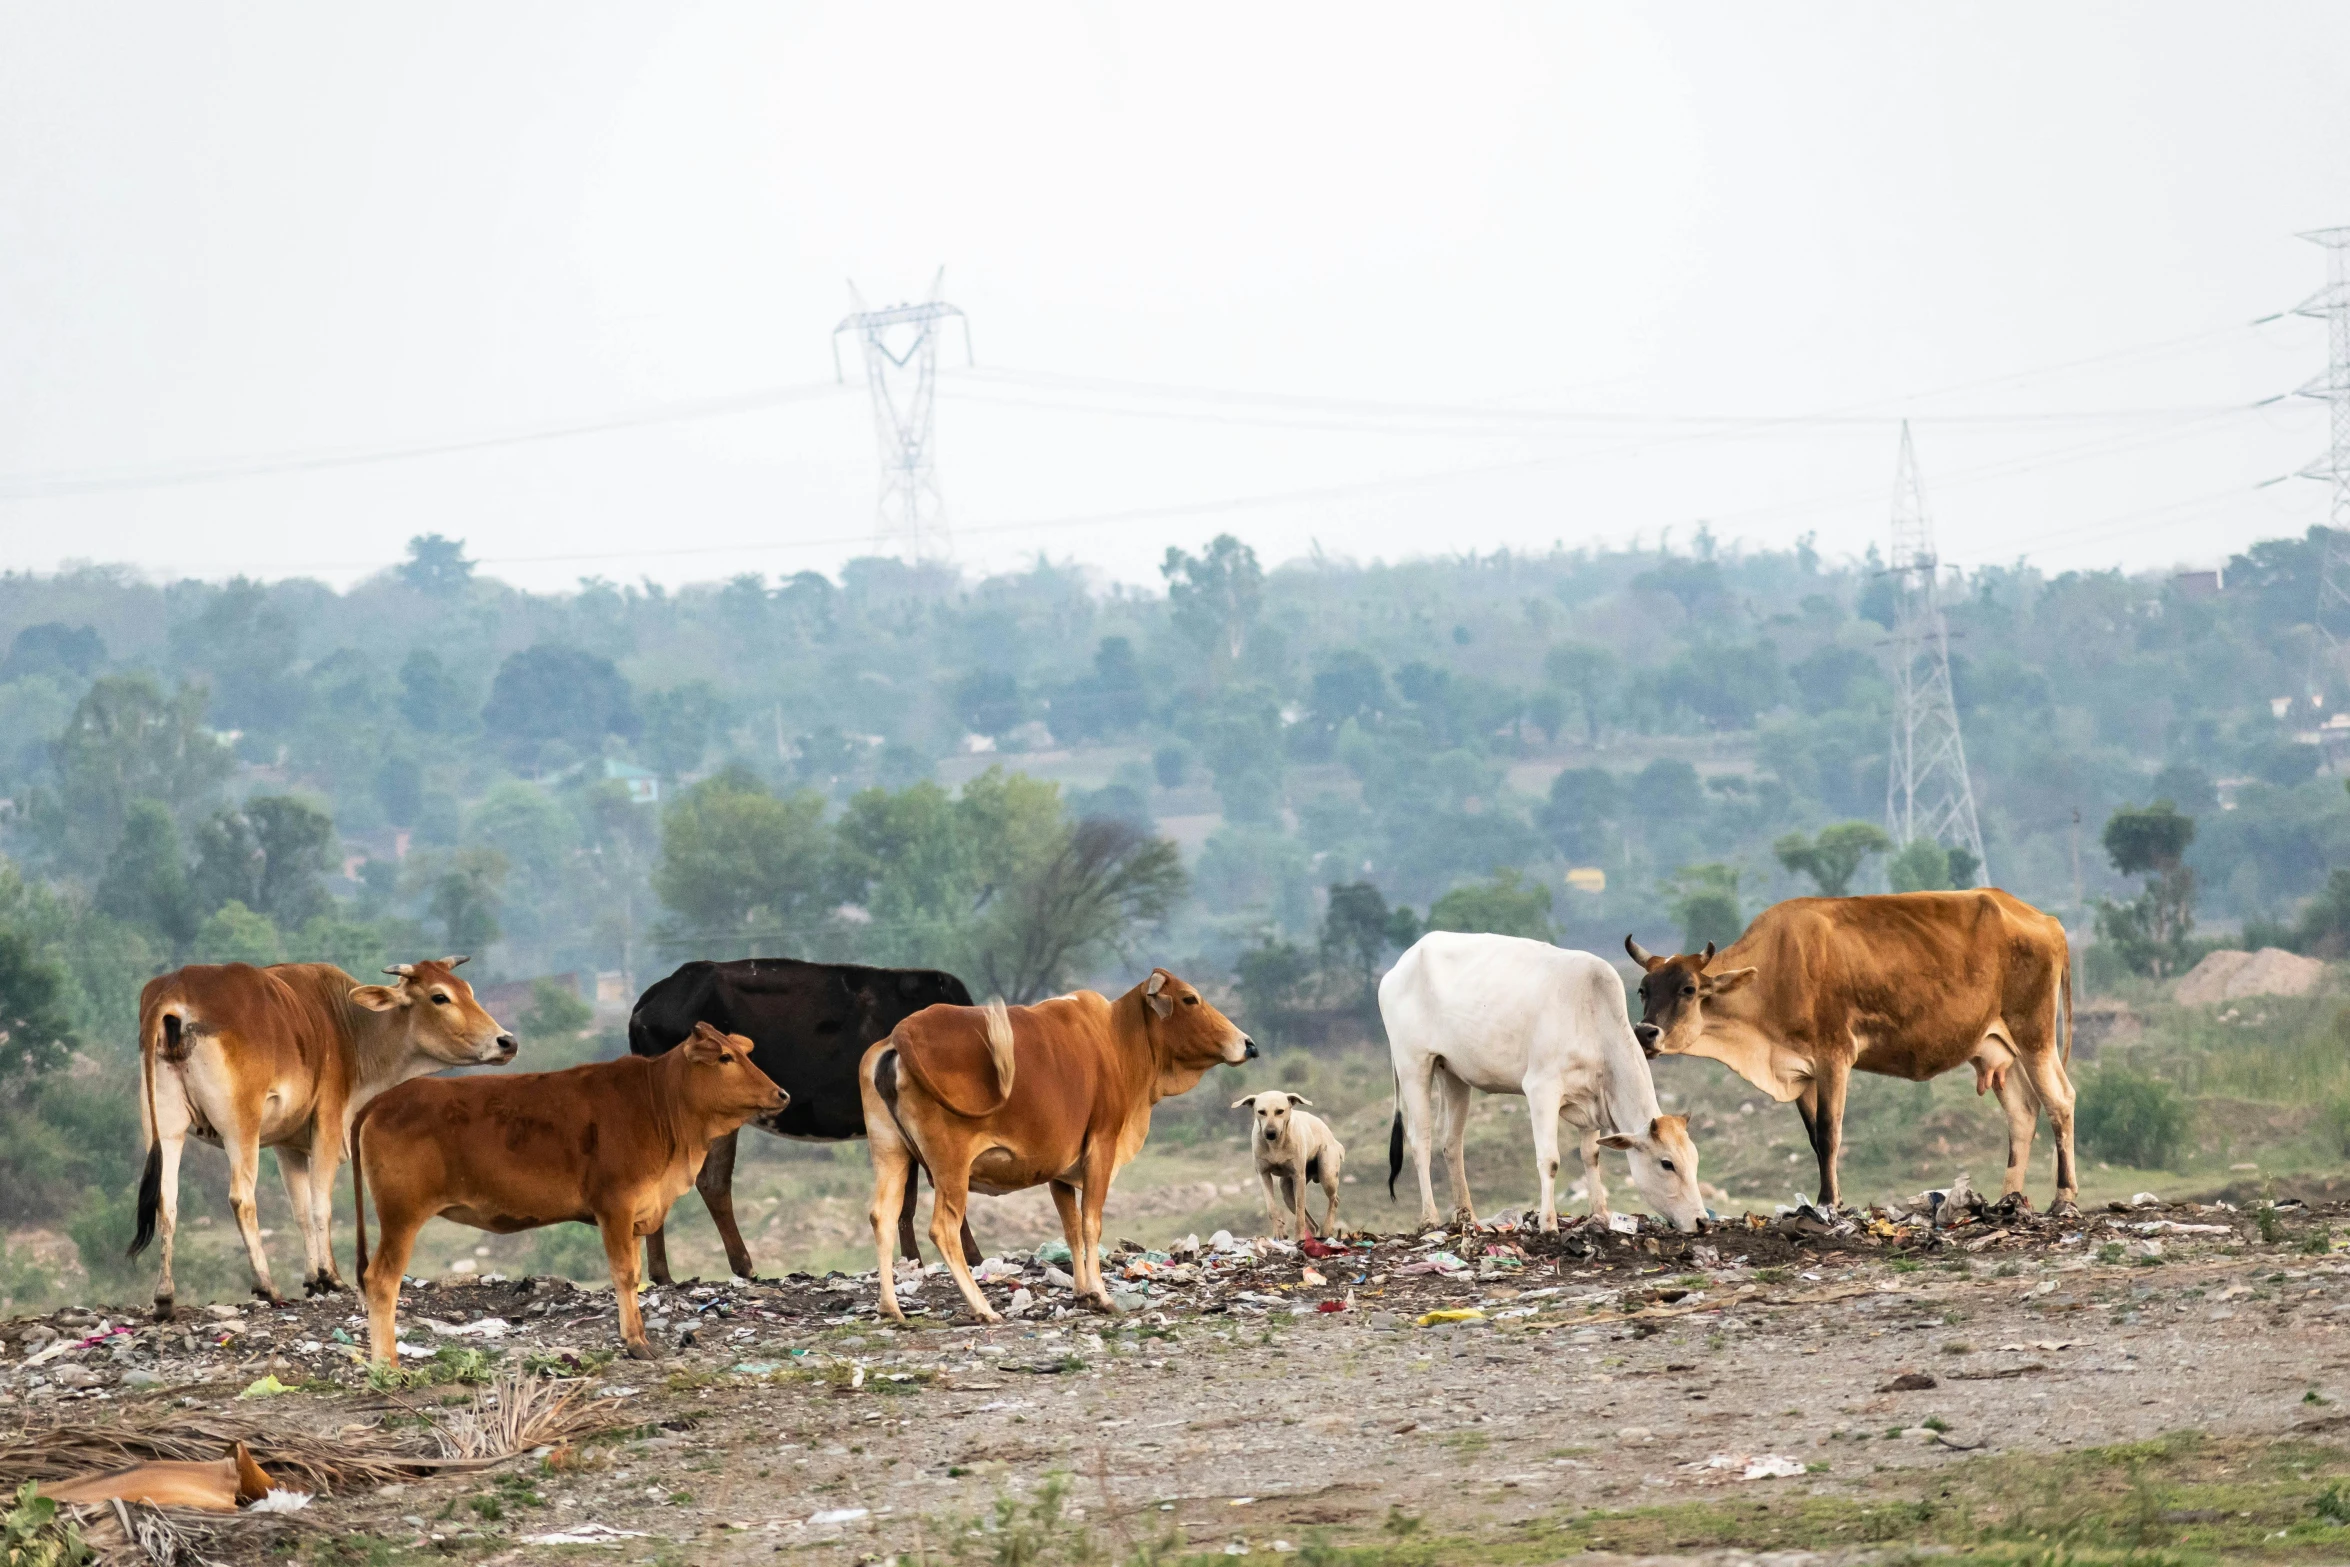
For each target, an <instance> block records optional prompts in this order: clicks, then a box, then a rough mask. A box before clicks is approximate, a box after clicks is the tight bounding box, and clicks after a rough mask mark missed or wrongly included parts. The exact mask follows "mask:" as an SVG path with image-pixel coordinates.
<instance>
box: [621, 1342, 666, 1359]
mask: <svg viewBox="0 0 2350 1567" xmlns="http://www.w3.org/2000/svg"><path fill="white" fill-rule="evenodd" d="M621 1347H622V1348H623V1349H624V1350H625V1351H626V1352H627V1354H628V1358H629V1359H631V1360H659V1359H660V1358H661V1352H660V1351H659V1350H657V1349H655V1348H654V1347H653V1346H652V1345H651V1344H649V1343H647V1342H646V1341H645V1340H643V1339H641V1338H640V1339H625V1340H623V1341H622V1343H621Z"/></svg>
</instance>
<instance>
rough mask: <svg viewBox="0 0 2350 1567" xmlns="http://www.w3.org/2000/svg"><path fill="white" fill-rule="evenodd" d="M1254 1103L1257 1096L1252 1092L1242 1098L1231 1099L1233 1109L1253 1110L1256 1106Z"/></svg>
mask: <svg viewBox="0 0 2350 1567" xmlns="http://www.w3.org/2000/svg"><path fill="white" fill-rule="evenodd" d="M1256 1104H1257V1096H1256V1095H1254V1094H1248V1095H1245V1096H1244V1097H1242V1098H1239V1099H1235V1100H1233V1101H1232V1108H1233V1109H1235V1110H1253V1109H1255V1108H1256Z"/></svg>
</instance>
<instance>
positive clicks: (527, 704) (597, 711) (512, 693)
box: [481, 642, 641, 755]
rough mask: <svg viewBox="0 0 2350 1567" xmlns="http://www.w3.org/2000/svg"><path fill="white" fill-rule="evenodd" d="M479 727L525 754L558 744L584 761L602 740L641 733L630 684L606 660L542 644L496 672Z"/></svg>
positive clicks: (528, 649)
mask: <svg viewBox="0 0 2350 1567" xmlns="http://www.w3.org/2000/svg"><path fill="white" fill-rule="evenodd" d="M481 721H482V724H483V726H484V727H485V728H487V729H488V730H489V731H490V733H492V734H494V735H497V736H498V737H500V738H501V739H504V740H506V741H508V742H509V743H510V744H512V745H514V746H516V747H518V748H521V749H523V750H535V749H536V748H537V747H538V746H540V745H543V744H545V743H546V742H548V741H561V742H562V743H564V744H565V745H568V746H570V747H572V748H573V749H574V750H576V751H578V752H581V753H584V754H588V755H593V754H594V753H595V752H596V750H597V749H598V748H599V747H600V746H601V745H602V744H603V740H604V737H605V736H606V735H617V736H620V737H621V738H623V739H627V738H631V737H633V736H635V735H636V734H637V732H638V730H639V728H640V727H641V725H640V721H639V719H638V717H637V711H636V699H635V697H634V695H633V694H632V693H631V692H630V691H629V688H628V681H627V680H626V679H624V678H622V676H621V673H620V671H619V670H618V669H616V668H614V667H613V664H612V661H611V660H610V659H608V658H600V657H598V656H597V655H595V654H593V653H586V652H582V651H581V650H579V649H578V648H571V647H558V646H555V645H553V644H551V643H545V642H541V643H537V644H535V645H533V646H530V647H526V648H524V649H523V650H522V651H521V652H519V653H515V654H512V655H510V656H509V657H508V658H507V659H506V661H505V662H504V663H502V664H500V665H499V666H498V673H497V675H496V677H495V678H494V679H492V680H491V682H490V699H489V701H488V702H486V703H484V704H483V706H482V710H481Z"/></svg>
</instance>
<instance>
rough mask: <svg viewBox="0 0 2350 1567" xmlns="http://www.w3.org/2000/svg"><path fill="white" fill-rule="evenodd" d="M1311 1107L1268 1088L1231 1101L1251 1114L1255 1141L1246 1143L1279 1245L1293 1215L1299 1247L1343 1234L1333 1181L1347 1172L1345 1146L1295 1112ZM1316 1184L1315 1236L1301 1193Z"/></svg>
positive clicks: (1319, 1122)
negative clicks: (1313, 1238)
mask: <svg viewBox="0 0 2350 1567" xmlns="http://www.w3.org/2000/svg"><path fill="white" fill-rule="evenodd" d="M1312 1103H1313V1101H1312V1100H1311V1099H1308V1098H1307V1097H1306V1096H1305V1095H1303V1094H1293V1093H1291V1092H1289V1090H1287V1089H1285V1088H1270V1089H1267V1090H1266V1091H1265V1092H1263V1093H1261V1094H1250V1095H1249V1096H1248V1097H1247V1098H1245V1099H1235V1100H1233V1101H1232V1108H1233V1109H1235V1110H1240V1109H1247V1110H1250V1111H1252V1112H1254V1117H1255V1121H1256V1135H1255V1136H1253V1137H1251V1138H1250V1139H1249V1143H1250V1146H1252V1147H1254V1148H1255V1149H1256V1151H1257V1179H1258V1180H1259V1181H1261V1182H1262V1183H1263V1184H1264V1188H1265V1212H1266V1213H1267V1214H1268V1215H1270V1216H1271V1218H1272V1220H1273V1233H1274V1234H1275V1235H1276V1236H1278V1237H1280V1238H1282V1239H1287V1238H1288V1237H1289V1235H1290V1234H1291V1224H1290V1221H1291V1218H1292V1213H1291V1210H1292V1209H1294V1210H1295V1214H1294V1217H1295V1219H1296V1230H1295V1233H1296V1236H1297V1238H1298V1239H1299V1240H1301V1241H1302V1240H1304V1239H1305V1238H1306V1237H1307V1236H1309V1235H1313V1234H1316V1233H1320V1234H1323V1235H1343V1234H1345V1233H1346V1231H1345V1229H1344V1227H1343V1226H1341V1225H1340V1224H1339V1222H1338V1179H1339V1173H1340V1172H1341V1171H1342V1170H1343V1169H1344V1168H1345V1167H1346V1145H1345V1144H1344V1143H1342V1142H1340V1141H1339V1140H1338V1138H1337V1137H1336V1136H1335V1135H1333V1134H1332V1132H1331V1130H1330V1127H1329V1125H1328V1123H1326V1122H1325V1121H1323V1119H1322V1118H1321V1117H1320V1116H1318V1115H1315V1114H1313V1113H1312V1112H1311V1111H1309V1110H1302V1109H1300V1108H1298V1107H1299V1106H1301V1105H1311V1104H1312ZM1316 1182H1319V1183H1320V1184H1321V1187H1322V1228H1321V1230H1320V1231H1319V1232H1317V1231H1316V1230H1315V1229H1314V1228H1313V1225H1312V1222H1311V1221H1310V1220H1308V1219H1307V1217H1306V1188H1307V1187H1309V1186H1311V1185H1313V1184H1315V1183H1316Z"/></svg>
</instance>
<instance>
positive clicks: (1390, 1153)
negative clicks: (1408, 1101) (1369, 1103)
mask: <svg viewBox="0 0 2350 1567" xmlns="http://www.w3.org/2000/svg"><path fill="white" fill-rule="evenodd" d="M1401 1174H1403V1074H1402V1073H1400V1072H1399V1073H1397V1074H1396V1078H1395V1121H1394V1124H1393V1125H1391V1126H1389V1127H1388V1128H1387V1200H1388V1201H1389V1202H1393V1201H1394V1200H1395V1178H1396V1177H1397V1176H1399V1175H1401Z"/></svg>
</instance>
